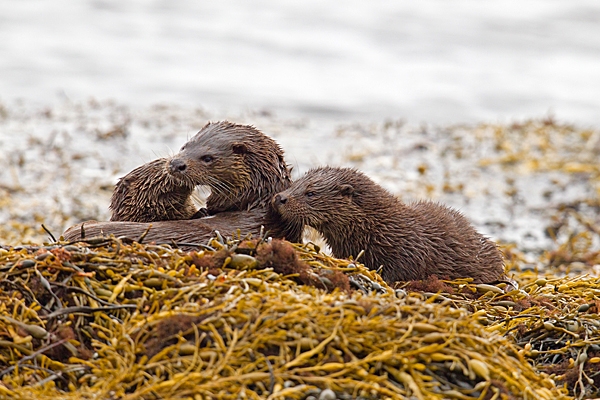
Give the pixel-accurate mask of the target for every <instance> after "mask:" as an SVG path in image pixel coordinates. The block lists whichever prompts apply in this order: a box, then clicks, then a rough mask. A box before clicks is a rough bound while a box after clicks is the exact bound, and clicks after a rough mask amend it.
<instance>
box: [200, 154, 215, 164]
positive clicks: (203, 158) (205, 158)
mask: <svg viewBox="0 0 600 400" xmlns="http://www.w3.org/2000/svg"><path fill="white" fill-rule="evenodd" d="M214 159H215V158H214V157H213V156H202V157H200V160H201V161H202V162H205V163H209V162H212V161H213V160H214Z"/></svg>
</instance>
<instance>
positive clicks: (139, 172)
mask: <svg viewBox="0 0 600 400" xmlns="http://www.w3.org/2000/svg"><path fill="white" fill-rule="evenodd" d="M169 163H170V161H169V159H166V158H160V159H158V160H154V161H151V162H149V163H147V164H144V165H142V166H140V167H137V168H136V169H134V170H133V171H131V172H130V173H128V174H127V175H125V176H124V177H123V178H121V179H120V180H119V182H118V183H117V185H116V187H115V190H114V191H113V194H112V197H111V201H110V206H109V208H110V210H111V211H112V216H111V218H110V220H111V221H131V222H152V221H169V220H178V219H190V218H192V216H194V215H196V212H197V210H196V206H195V205H194V202H193V201H192V197H191V196H192V192H193V191H194V186H195V185H194V184H193V182H191V181H190V180H189V179H181V178H180V177H179V176H177V175H174V174H171V173H169V165H170V164H169Z"/></svg>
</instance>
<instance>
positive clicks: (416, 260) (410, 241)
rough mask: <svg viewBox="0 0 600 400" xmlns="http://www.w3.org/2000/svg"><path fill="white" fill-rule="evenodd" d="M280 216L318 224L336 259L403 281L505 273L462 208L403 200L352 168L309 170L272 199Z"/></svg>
mask: <svg viewBox="0 0 600 400" xmlns="http://www.w3.org/2000/svg"><path fill="white" fill-rule="evenodd" d="M273 205H274V207H275V209H276V210H277V211H278V212H279V213H280V214H281V217H282V220H283V221H285V222H287V223H290V224H293V225H297V224H303V225H309V226H311V227H313V228H315V229H316V230H318V231H319V232H320V233H321V234H322V235H323V237H324V238H325V240H326V241H327V243H328V244H329V246H330V247H331V250H332V252H333V254H334V255H335V256H336V257H349V256H354V257H356V256H357V255H358V254H359V253H360V252H361V251H362V250H364V255H363V258H362V259H361V261H362V262H363V263H364V264H365V266H367V267H368V268H370V269H378V268H379V267H380V266H383V268H382V272H381V276H382V278H383V279H384V280H385V281H387V282H388V283H390V284H393V283H394V282H397V281H409V280H420V279H425V278H427V277H429V276H432V275H435V276H437V277H439V278H450V279H455V278H473V281H474V282H476V283H486V282H487V283H489V282H493V281H496V280H498V279H501V278H502V277H503V275H504V268H503V257H502V253H501V252H500V251H499V250H498V248H497V247H496V245H495V244H494V243H493V242H492V241H490V240H489V239H487V238H486V237H484V236H483V235H481V234H480V233H478V232H477V231H476V230H475V228H474V227H473V226H472V225H471V224H470V223H469V221H468V220H467V219H466V218H465V217H464V216H463V215H462V214H461V213H460V212H458V211H456V210H454V209H451V208H449V207H446V206H444V205H441V204H438V203H434V202H430V201H418V202H415V203H411V204H404V203H402V202H401V201H399V200H398V199H397V198H396V197H394V196H393V195H392V194H391V193H389V192H388V191H387V190H385V189H384V188H382V187H381V186H379V185H378V184H376V183H375V182H373V181H372V180H371V179H370V178H368V177H367V176H366V175H364V174H363V173H361V172H359V171H357V170H355V169H350V168H333V167H321V168H316V169H312V170H310V171H308V172H307V173H306V175H304V176H303V177H302V178H300V179H298V180H297V181H295V182H294V183H293V184H292V186H291V187H289V188H288V189H287V190H285V191H283V192H282V193H279V194H277V195H276V196H275V197H274V198H273Z"/></svg>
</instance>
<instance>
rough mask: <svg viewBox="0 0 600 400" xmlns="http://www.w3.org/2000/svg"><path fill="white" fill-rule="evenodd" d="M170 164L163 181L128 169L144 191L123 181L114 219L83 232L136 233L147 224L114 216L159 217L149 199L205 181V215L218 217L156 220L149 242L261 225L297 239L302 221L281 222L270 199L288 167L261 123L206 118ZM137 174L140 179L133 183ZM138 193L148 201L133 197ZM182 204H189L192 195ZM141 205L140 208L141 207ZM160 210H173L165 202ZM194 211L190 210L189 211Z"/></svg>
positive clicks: (72, 233) (69, 236)
mask: <svg viewBox="0 0 600 400" xmlns="http://www.w3.org/2000/svg"><path fill="white" fill-rule="evenodd" d="M160 163H161V161H156V164H155V165H154V167H152V168H150V167H145V166H142V167H140V168H138V170H139V171H141V172H144V171H146V172H150V171H152V170H153V169H156V168H157V165H158V166H160ZM149 164H152V163H149ZM149 164H147V165H149ZM158 169H160V167H158ZM166 170H167V174H165V173H164V170H162V169H161V171H163V172H161V173H159V174H154V173H152V174H151V175H152V176H153V177H155V178H156V177H158V181H152V180H151V179H150V180H149V179H148V177H147V176H144V175H143V174H141V175H140V174H134V173H133V172H132V173H130V174H128V175H127V176H126V177H125V178H128V180H127V182H128V187H129V188H132V187H136V188H143V190H146V191H147V193H145V194H144V193H142V194H140V193H138V194H135V193H127V187H125V185H123V190H122V191H120V190H115V192H114V193H113V201H112V202H111V208H112V210H113V222H97V221H88V222H85V223H84V232H85V235H86V236H87V237H93V236H98V235H109V234H114V235H115V236H128V237H132V238H137V237H139V236H140V235H142V234H143V233H144V232H145V231H146V230H147V229H148V228H149V226H150V225H149V224H147V223H138V222H136V221H127V222H116V221H115V219H122V218H123V217H125V218H130V217H132V216H133V217H134V218H138V217H139V215H142V216H145V215H153V216H156V215H157V214H159V213H157V212H152V211H151V210H149V208H151V206H150V207H149V205H152V204H155V203H156V202H159V199H157V198H154V199H151V200H150V201H146V197H148V196H152V195H154V194H159V193H162V194H165V193H167V194H169V195H168V196H167V197H166V198H169V199H173V197H174V196H173V188H177V190H180V191H181V193H184V192H185V191H186V190H187V188H189V187H192V188H193V187H195V186H196V185H207V186H209V187H210V188H211V194H210V196H209V197H208V199H207V209H206V213H207V214H210V215H213V214H216V215H214V217H211V218H210V219H207V218H201V219H198V220H191V221H157V222H153V223H152V228H151V229H150V231H149V232H148V234H147V236H146V240H147V241H155V242H158V243H170V242H171V241H173V240H174V241H176V242H178V241H185V242H196V243H198V242H205V241H206V240H207V239H208V238H210V237H211V236H212V234H213V231H214V230H219V231H220V232H221V233H222V234H232V233H234V232H235V231H236V230H237V229H238V228H239V229H240V231H241V232H242V233H243V234H246V233H248V232H249V233H253V234H257V233H258V232H259V231H260V227H261V225H264V226H265V230H267V231H268V232H269V233H270V235H271V236H273V237H277V238H283V237H285V238H286V239H288V240H290V241H299V240H300V238H301V234H302V227H301V226H294V225H292V224H289V225H287V226H284V224H282V223H281V221H280V219H279V216H278V214H277V213H275V212H274V211H273V209H272V208H271V205H270V202H271V199H272V197H273V196H274V195H275V194H276V193H278V192H280V191H283V190H285V189H286V188H287V187H289V185H290V184H291V177H290V175H291V174H290V168H289V167H288V166H287V164H286V163H285V160H284V157H283V150H282V149H281V147H279V145H278V144H277V143H276V142H275V141H274V140H273V139H271V138H270V137H268V136H266V135H265V134H263V133H262V132H260V131H259V130H258V129H256V128H254V127H252V126H247V125H238V124H234V123H231V122H227V121H224V122H217V123H208V124H206V125H205V126H204V127H203V128H202V129H201V130H200V132H198V133H197V134H196V135H195V136H194V137H192V138H191V139H190V140H189V141H188V142H187V143H186V144H185V145H184V146H183V147H182V148H181V150H180V152H179V153H178V154H177V155H175V156H174V157H172V158H171V159H169V160H168V168H167V169H166ZM136 179H137V181H132V180H136ZM142 182H144V183H143V184H142ZM145 182H151V183H152V184H153V185H154V186H156V187H159V188H161V187H162V188H163V189H164V190H152V191H151V190H150V189H149V187H148V186H146V183H145ZM181 182H185V184H183V183H181ZM173 183H176V184H175V185H173ZM189 194H190V195H191V192H189ZM127 196H130V197H131V198H128V197H127ZM175 197H176V196H175ZM125 199H127V201H125ZM133 199H144V201H140V202H139V203H136V202H135V201H132V200H133ZM188 200H189V199H188ZM177 204H183V205H184V206H185V205H186V204H187V200H186V201H179V202H178V203H177ZM136 207H137V208H138V209H141V210H142V211H141V212H140V211H136V210H135V208H136ZM163 208H164V210H166V211H169V210H171V211H172V209H170V208H168V207H163ZM185 210H187V206H186V208H185ZM179 211H181V210H178V212H177V214H176V213H175V212H173V213H172V214H171V215H170V216H174V217H177V216H179ZM189 213H191V210H190V211H189V212H187V214H189ZM161 216H162V214H161ZM171 219H177V218H171ZM81 226H82V224H79V225H75V226H73V227H71V228H69V229H68V230H67V231H66V232H65V233H64V234H63V236H64V237H65V239H66V240H77V239H80V238H81V232H82V230H81Z"/></svg>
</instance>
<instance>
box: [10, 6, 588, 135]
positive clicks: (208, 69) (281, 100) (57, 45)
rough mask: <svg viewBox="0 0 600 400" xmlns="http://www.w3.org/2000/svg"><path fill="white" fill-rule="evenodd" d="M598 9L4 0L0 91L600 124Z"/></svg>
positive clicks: (320, 113)
mask: <svg viewBox="0 0 600 400" xmlns="http://www.w3.org/2000/svg"><path fill="white" fill-rule="evenodd" d="M599 94H600V2H598V1H593V0H587V1H584V0H577V1H568V2H567V1H550V0H535V1H527V2H523V1H505V0H503V1H494V2H475V1H470V0H469V1H468V0H462V1H441V0H421V1H418V2H414V1H369V2H363V1H358V0H351V1H346V2H344V3H338V2H321V1H316V0H308V1H306V0H305V1H291V0H280V1H277V2H275V1H266V0H262V1H243V0H228V1H192V0H179V1H177V0H169V1H166V0H156V1H147V0H144V1H142V0H137V1H120V0H119V1H117V0H94V1H75V2H74V1H66V0H55V1H44V0H21V1H18V2H17V1H11V0H0V100H2V101H5V102H6V101H13V100H14V99H16V98H24V99H26V100H28V101H35V102H39V103H53V102H56V101H57V98H60V97H64V96H66V97H68V98H70V99H73V100H80V99H86V98H88V97H92V96H93V97H96V98H100V99H104V98H114V99H116V100H118V101H119V102H123V103H126V104H131V105H147V104H152V103H164V102H175V103H179V104H183V105H188V106H189V105H193V106H200V107H205V108H208V109H213V110H215V109H216V110H231V109H237V110H240V109H241V110H243V109H247V108H251V109H263V108H264V109H269V110H271V111H274V112H275V113H277V114H279V115H283V116H300V117H304V116H306V117H310V118H325V119H329V120H338V121H339V120H365V119H367V120H381V119H382V118H385V117H392V118H404V119H406V120H408V121H410V122H419V121H425V122H431V123H449V122H474V121H481V120H488V121H490V120H492V121H497V120H499V121H506V120H512V119H517V118H522V117H539V116H543V115H546V114H547V113H549V112H551V113H554V114H555V115H556V116H557V117H558V118H559V119H564V120H569V121H573V122H576V123H580V124H586V125H587V124H589V125H596V126H598V125H600V124H599V120H598V115H599V111H600V95H599Z"/></svg>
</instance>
